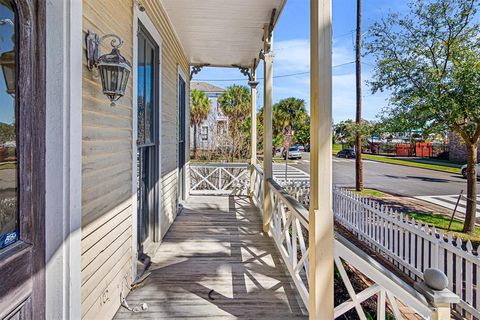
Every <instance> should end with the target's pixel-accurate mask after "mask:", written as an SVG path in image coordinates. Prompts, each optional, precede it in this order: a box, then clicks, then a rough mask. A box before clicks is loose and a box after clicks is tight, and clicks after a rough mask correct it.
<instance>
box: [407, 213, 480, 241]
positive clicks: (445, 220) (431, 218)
mask: <svg viewBox="0 0 480 320" xmlns="http://www.w3.org/2000/svg"><path fill="white" fill-rule="evenodd" d="M408 216H409V217H410V218H415V220H419V221H421V222H423V223H428V225H429V226H435V227H437V228H440V229H445V230H447V228H448V224H449V223H450V218H449V217H447V216H444V215H442V214H426V213H409V214H408ZM462 229H463V222H462V221H459V220H453V222H452V226H451V228H450V231H451V232H452V233H453V234H454V235H455V236H460V237H461V238H462V239H463V240H465V241H467V240H470V241H472V244H473V245H474V247H477V246H478V245H479V244H480V228H479V227H476V228H475V232H474V233H473V234H466V233H463V232H462Z"/></svg>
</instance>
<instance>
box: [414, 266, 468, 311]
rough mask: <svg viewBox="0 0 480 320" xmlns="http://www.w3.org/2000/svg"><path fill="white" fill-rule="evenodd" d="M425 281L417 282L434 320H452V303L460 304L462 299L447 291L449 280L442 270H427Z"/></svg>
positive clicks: (417, 286) (416, 287) (416, 286)
mask: <svg viewBox="0 0 480 320" xmlns="http://www.w3.org/2000/svg"><path fill="white" fill-rule="evenodd" d="M423 278H424V281H422V282H417V283H416V284H415V289H417V290H418V291H419V292H420V293H421V294H422V295H423V296H425V298H426V299H427V301H428V302H429V303H430V306H431V309H432V320H450V319H451V305H452V303H458V302H460V297H459V296H457V295H456V294H455V293H453V292H452V291H450V290H448V289H447V286H448V278H447V276H446V275H445V273H443V272H442V271H441V270H439V269H436V268H430V269H426V270H425V271H424V273H423Z"/></svg>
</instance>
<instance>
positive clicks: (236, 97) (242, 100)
mask: <svg viewBox="0 0 480 320" xmlns="http://www.w3.org/2000/svg"><path fill="white" fill-rule="evenodd" d="M218 103H219V105H220V108H221V109H222V111H223V113H224V114H225V115H226V116H227V117H228V134H229V135H230V138H232V151H231V158H232V161H233V159H234V158H235V157H239V156H240V155H241V154H242V151H241V149H242V146H245V145H246V142H245V141H246V137H247V135H245V134H244V133H245V132H246V131H249V129H250V126H248V125H247V124H246V123H245V121H246V120H247V119H249V117H250V106H251V95H250V89H249V88H248V87H246V86H239V85H233V86H230V87H228V88H227V91H225V92H224V93H223V94H222V95H221V96H220V97H219V98H218Z"/></svg>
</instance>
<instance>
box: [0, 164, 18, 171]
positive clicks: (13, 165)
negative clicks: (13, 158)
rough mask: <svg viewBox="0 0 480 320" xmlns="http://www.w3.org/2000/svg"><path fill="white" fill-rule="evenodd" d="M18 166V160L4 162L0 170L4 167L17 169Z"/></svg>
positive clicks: (0, 165)
mask: <svg viewBox="0 0 480 320" xmlns="http://www.w3.org/2000/svg"><path fill="white" fill-rule="evenodd" d="M16 167H17V164H16V162H4V163H0V170H3V169H15V168H16Z"/></svg>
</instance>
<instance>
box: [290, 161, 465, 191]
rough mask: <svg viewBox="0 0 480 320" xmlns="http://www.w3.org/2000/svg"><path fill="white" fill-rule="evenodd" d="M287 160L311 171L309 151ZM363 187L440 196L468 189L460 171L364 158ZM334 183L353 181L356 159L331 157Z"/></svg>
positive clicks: (352, 183)
mask: <svg viewBox="0 0 480 320" xmlns="http://www.w3.org/2000/svg"><path fill="white" fill-rule="evenodd" d="M295 162H296V163H294V162H293V161H289V164H290V165H292V166H293V167H296V168H298V169H300V170H303V171H305V172H307V173H309V172H310V154H309V153H308V152H305V153H303V157H302V160H297V161H295ZM364 179H365V181H364V183H365V187H366V188H372V189H377V190H381V191H384V192H387V193H391V194H394V195H399V196H409V197H417V196H442V195H455V194H459V193H460V191H461V190H462V189H463V190H464V192H466V190H467V183H466V180H465V179H464V178H462V177H461V176H460V175H459V174H458V175H457V174H454V173H446V172H439V171H434V170H427V169H421V168H413V167H406V166H400V165H394V164H387V163H380V162H374V161H368V160H364ZM333 184H334V185H337V186H340V187H353V186H354V185H355V160H354V159H339V158H337V157H333Z"/></svg>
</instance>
